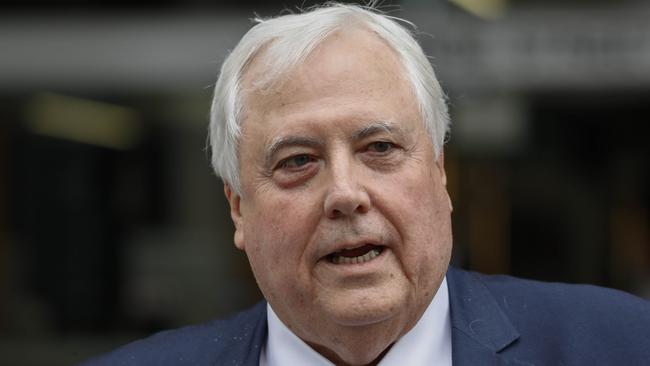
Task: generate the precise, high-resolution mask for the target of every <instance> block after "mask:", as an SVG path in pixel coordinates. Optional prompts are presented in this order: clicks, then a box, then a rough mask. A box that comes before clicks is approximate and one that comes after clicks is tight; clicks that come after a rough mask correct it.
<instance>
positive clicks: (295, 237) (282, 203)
mask: <svg viewBox="0 0 650 366" xmlns="http://www.w3.org/2000/svg"><path fill="white" fill-rule="evenodd" d="M257 203H259V204H257V205H256V206H254V207H252V210H249V214H250V215H249V216H248V217H247V218H246V219H245V234H244V236H245V240H246V254H247V256H248V258H249V261H250V263H251V267H252V269H253V272H254V273H255V276H256V277H258V281H259V282H269V281H271V282H270V283H272V284H273V286H281V284H283V283H289V282H290V281H288V280H287V278H286V277H287V276H295V275H296V274H297V273H298V272H300V271H301V267H302V266H303V265H304V260H303V258H304V252H305V249H306V246H307V245H308V243H309V240H310V238H311V233H313V232H314V219H313V216H314V213H313V208H312V206H310V205H309V204H308V203H307V202H305V200H302V199H300V197H294V198H291V197H284V196H280V195H277V194H276V195H274V197H273V198H267V197H265V196H260V197H259V198H258V199H257ZM260 285H261V286H263V283H260ZM263 290H264V289H263Z"/></svg>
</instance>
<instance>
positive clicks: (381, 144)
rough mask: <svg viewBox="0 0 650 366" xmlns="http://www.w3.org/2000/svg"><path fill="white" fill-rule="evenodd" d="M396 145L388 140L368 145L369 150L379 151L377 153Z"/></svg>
mask: <svg viewBox="0 0 650 366" xmlns="http://www.w3.org/2000/svg"><path fill="white" fill-rule="evenodd" d="M394 147H395V145H394V144H392V143H390V142H387V141H376V142H373V143H371V144H370V145H368V150H370V151H373V152H377V153H385V152H388V151H389V150H391V149H393V148H394Z"/></svg>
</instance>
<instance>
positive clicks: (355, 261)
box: [332, 249, 381, 264]
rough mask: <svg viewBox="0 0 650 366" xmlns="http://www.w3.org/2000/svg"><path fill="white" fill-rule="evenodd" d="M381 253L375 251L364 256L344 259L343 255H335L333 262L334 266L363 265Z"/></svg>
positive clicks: (377, 250)
mask: <svg viewBox="0 0 650 366" xmlns="http://www.w3.org/2000/svg"><path fill="white" fill-rule="evenodd" d="M380 253H381V251H380V250H379V249H373V250H371V251H369V252H368V253H366V254H364V255H360V256H358V257H344V256H342V255H334V256H333V257H332V262H333V263H334V264H361V263H365V262H368V261H370V260H372V259H374V258H375V257H377V256H378V255H379V254H380Z"/></svg>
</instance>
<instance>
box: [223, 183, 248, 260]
mask: <svg viewBox="0 0 650 366" xmlns="http://www.w3.org/2000/svg"><path fill="white" fill-rule="evenodd" d="M223 192H224V193H225V194H226V199H227V200H228V203H229V204H230V217H231V218H232V222H233V223H234V224H235V246H236V247H237V248H238V249H240V250H245V249H246V246H245V244H244V217H243V216H242V213H241V197H240V195H239V194H237V193H235V191H233V190H232V187H230V184H228V183H224V185H223Z"/></svg>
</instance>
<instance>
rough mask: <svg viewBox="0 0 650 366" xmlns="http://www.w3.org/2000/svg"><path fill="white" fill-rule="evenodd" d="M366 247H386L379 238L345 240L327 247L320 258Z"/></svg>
mask: <svg viewBox="0 0 650 366" xmlns="http://www.w3.org/2000/svg"><path fill="white" fill-rule="evenodd" d="M364 245H376V246H386V245H385V244H384V243H383V242H382V241H381V240H378V239H377V238H369V237H362V238H355V239H354V240H345V241H340V242H337V243H335V244H333V245H326V246H325V247H324V249H323V255H321V256H320V258H321V259H322V258H326V257H327V256H329V255H331V254H334V253H336V252H338V251H341V250H343V249H354V248H359V247H361V246H364Z"/></svg>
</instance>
